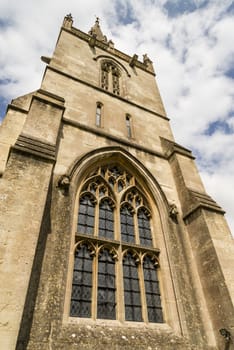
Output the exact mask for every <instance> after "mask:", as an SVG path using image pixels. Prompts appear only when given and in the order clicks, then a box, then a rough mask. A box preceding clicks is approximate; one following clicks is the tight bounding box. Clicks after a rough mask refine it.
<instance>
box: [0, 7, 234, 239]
mask: <svg viewBox="0 0 234 350" xmlns="http://www.w3.org/2000/svg"><path fill="white" fill-rule="evenodd" d="M170 2H171V3H173V4H174V5H178V4H180V5H179V6H180V7H181V6H182V4H185V3H184V2H181V3H180V2H178V1H175V0H173V1H172V0H171V1H170ZM168 3H169V1H167V0H157V1H156V0H138V1H135V0H118V1H117V0H115V1H111V2H110V1H109V0H95V1H94V0H86V1H85V2H82V6H81V4H80V2H77V0H70V1H67V2H64V1H62V0H57V1H56V4H55V3H54V1H48V0H47V1H46V0H41V1H40V2H39V1H37V0H30V1H29V0H24V1H22V2H19V1H16V0H12V1H10V2H9V1H6V0H2V1H1V3H0V48H1V54H0V79H2V80H3V79H9V82H8V83H7V81H5V85H0V96H2V97H5V98H7V99H8V100H10V99H11V98H15V97H16V96H19V95H23V94H25V93H27V92H29V91H33V90H35V89H37V88H38V87H39V86H40V82H41V78H42V75H43V70H44V64H43V63H42V62H41V61H40V56H42V55H46V56H50V55H51V54H52V51H53V48H54V45H55V43H56V40H57V36H58V32H59V29H60V26H61V23H62V20H63V17H64V16H65V15H66V14H67V13H69V12H71V13H72V15H73V17H74V26H75V27H77V28H80V29H81V30H83V31H86V32H87V31H88V30H89V29H90V27H91V25H92V24H93V23H94V20H95V15H97V16H99V17H100V18H101V26H102V29H103V32H104V33H105V34H106V35H107V37H108V39H110V38H111V39H112V40H113V41H114V42H115V46H116V47H117V48H118V49H120V50H122V51H124V52H127V53H129V54H134V53H137V54H139V57H140V56H141V55H142V54H144V53H145V52H147V53H148V54H149V57H150V58H151V59H152V60H153V61H154V66H155V69H156V73H157V81H158V84H159V88H160V91H161V94H162V97H163V100H164V102H165V106H166V110H167V112H168V115H169V117H170V118H171V124H172V129H173V131H174V134H175V138H176V141H177V142H179V143H181V144H182V145H184V146H187V147H190V148H192V149H193V150H194V152H195V153H197V154H198V155H199V159H198V160H199V164H198V165H199V168H200V170H201V174H202V178H203V179H204V182H205V185H206V188H207V191H208V193H209V194H210V195H211V196H213V197H214V199H216V200H217V201H218V203H219V204H221V205H222V206H223V207H224V209H225V210H226V211H227V217H228V219H229V222H230V223H231V225H232V231H233V233H234V222H233V221H234V219H233V208H234V190H233V182H234V167H233V159H234V151H233V150H234V137H233V133H232V134H231V130H232V131H233V128H234V116H233V107H232V105H233V94H234V93H233V91H234V88H233V85H234V83H233V79H231V78H230V77H228V76H227V75H225V72H227V71H228V70H229V69H230V68H231V67H232V68H233V64H234V63H233V60H234V47H233V43H232V41H233V40H232V33H233V31H234V21H233V17H232V16H231V14H230V13H228V12H227V9H228V7H229V6H231V4H232V1H231V0H223V1H219V0H210V1H204V0H194V3H193V11H192V12H189V9H188V8H187V9H183V8H182V7H181V8H180V10H181V13H180V14H179V13H178V6H177V14H176V15H175V16H174V17H169V16H168V14H167V11H166V10H165V8H163V5H165V4H168ZM189 3H190V4H192V0H191V1H190V2H188V3H187V4H189ZM195 5H196V6H197V7H198V8H197V10H195V8H196V6H195ZM1 23H3V24H4V25H1ZM217 120H219V121H223V122H226V123H227V125H229V127H230V130H229V134H225V132H224V131H223V130H217V131H216V132H215V130H213V132H212V135H207V132H206V133H205V131H207V130H208V127H209V125H212V123H215V122H216V121H217Z"/></svg>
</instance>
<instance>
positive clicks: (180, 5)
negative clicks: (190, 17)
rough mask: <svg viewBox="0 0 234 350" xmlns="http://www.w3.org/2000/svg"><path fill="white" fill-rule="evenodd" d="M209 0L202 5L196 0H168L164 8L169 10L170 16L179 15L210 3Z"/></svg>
mask: <svg viewBox="0 0 234 350" xmlns="http://www.w3.org/2000/svg"><path fill="white" fill-rule="evenodd" d="M208 2H209V1H208V0H204V1H203V2H202V3H201V4H200V5H197V4H196V3H195V1H194V0H178V1H177V0H168V1H167V2H166V3H165V5H164V8H165V9H166V10H167V13H168V16H169V17H177V16H179V15H181V14H184V13H189V12H194V11H196V10H197V9H201V8H202V7H205V6H206V5H207V4H208Z"/></svg>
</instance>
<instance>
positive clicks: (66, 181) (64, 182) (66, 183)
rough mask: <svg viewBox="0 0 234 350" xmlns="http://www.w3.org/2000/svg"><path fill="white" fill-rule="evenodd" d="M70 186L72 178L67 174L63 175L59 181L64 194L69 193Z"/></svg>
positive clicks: (59, 186)
mask: <svg viewBox="0 0 234 350" xmlns="http://www.w3.org/2000/svg"><path fill="white" fill-rule="evenodd" d="M69 187H70V178H69V176H67V175H62V176H61V177H60V179H59V181H58V188H60V189H61V190H62V191H63V193H64V194H67V193H68V191H69Z"/></svg>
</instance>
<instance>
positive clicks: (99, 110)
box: [96, 102, 103, 127]
mask: <svg viewBox="0 0 234 350" xmlns="http://www.w3.org/2000/svg"><path fill="white" fill-rule="evenodd" d="M102 110H103V105H102V103H101V102H97V105H96V126H98V127H101V125H102Z"/></svg>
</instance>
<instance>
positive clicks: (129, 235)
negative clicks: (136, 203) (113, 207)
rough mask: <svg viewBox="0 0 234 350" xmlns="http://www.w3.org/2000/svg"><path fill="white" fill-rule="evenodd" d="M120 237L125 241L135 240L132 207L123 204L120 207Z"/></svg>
mask: <svg viewBox="0 0 234 350" xmlns="http://www.w3.org/2000/svg"><path fill="white" fill-rule="evenodd" d="M120 220H121V239H122V241H125V242H135V233H134V220H133V209H132V208H131V207H130V205H123V206H122V207H121V209H120Z"/></svg>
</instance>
